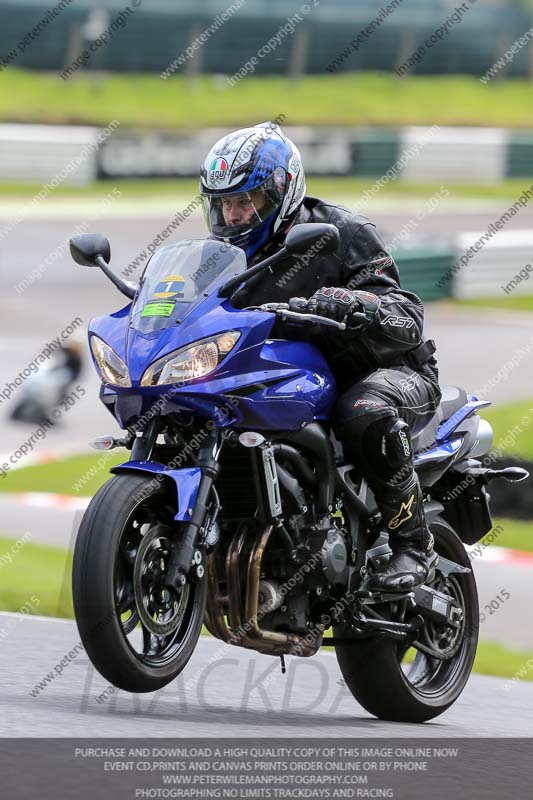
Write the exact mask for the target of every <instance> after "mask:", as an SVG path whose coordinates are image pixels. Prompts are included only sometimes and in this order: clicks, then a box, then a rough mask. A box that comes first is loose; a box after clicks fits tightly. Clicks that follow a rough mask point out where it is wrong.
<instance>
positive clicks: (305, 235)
mask: <svg viewBox="0 0 533 800" xmlns="http://www.w3.org/2000/svg"><path fill="white" fill-rule="evenodd" d="M339 241H340V237H339V231H338V230H337V228H336V227H335V225H328V224H326V223H322V222H302V223H300V225H294V226H293V227H292V228H291V229H290V231H289V232H288V234H287V236H286V238H285V247H286V248H287V250H288V251H289V252H291V253H307V251H308V250H310V249H311V248H312V247H315V249H316V252H317V253H334V252H335V251H336V250H337V248H338V246H339Z"/></svg>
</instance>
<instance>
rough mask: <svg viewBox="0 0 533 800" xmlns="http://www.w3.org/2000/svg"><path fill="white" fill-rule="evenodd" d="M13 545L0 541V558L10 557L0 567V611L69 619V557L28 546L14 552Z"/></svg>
mask: <svg viewBox="0 0 533 800" xmlns="http://www.w3.org/2000/svg"><path fill="white" fill-rule="evenodd" d="M13 544H14V540H12V539H4V538H2V539H0V556H5V554H6V553H9V554H10V556H11V561H10V562H9V563H5V561H2V565H1V567H0V611H20V609H21V608H22V607H23V606H26V608H27V609H29V608H32V612H31V613H33V614H42V615H44V616H47V617H48V616H49V617H65V618H69V619H70V618H72V617H73V610H72V599H71V591H70V576H71V562H72V556H71V554H70V553H69V552H67V551H66V550H62V549H59V548H56V547H45V546H43V545H36V544H32V543H28V544H24V545H23V546H21V548H20V549H18V548H17V549H16V551H15V550H12V549H11V548H12V547H13ZM32 598H34V599H35V598H36V601H38V602H36V601H35V600H34V601H33V602H32Z"/></svg>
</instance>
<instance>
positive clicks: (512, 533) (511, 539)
mask: <svg viewBox="0 0 533 800" xmlns="http://www.w3.org/2000/svg"><path fill="white" fill-rule="evenodd" d="M497 525H501V526H502V528H503V530H502V531H501V532H499V531H497V532H496V533H497V534H498V538H497V539H492V540H491V539H487V538H485V539H482V540H481V542H480V544H483V543H484V544H485V545H486V546H488V545H490V546H491V547H510V548H511V549H512V550H524V551H525V552H528V553H533V520H531V522H530V521H525V522H523V521H521V520H516V519H504V518H501V517H500V518H498V519H495V520H494V524H493V528H494V527H496V526H497Z"/></svg>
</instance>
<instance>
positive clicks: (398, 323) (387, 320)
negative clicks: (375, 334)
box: [381, 314, 415, 328]
mask: <svg viewBox="0 0 533 800" xmlns="http://www.w3.org/2000/svg"><path fill="white" fill-rule="evenodd" d="M381 324H382V325H392V327H393V328H411V327H412V326H413V325H414V324H415V321H414V319H411V318H410V317H398V316H397V314H387V316H386V317H383V319H382V320H381Z"/></svg>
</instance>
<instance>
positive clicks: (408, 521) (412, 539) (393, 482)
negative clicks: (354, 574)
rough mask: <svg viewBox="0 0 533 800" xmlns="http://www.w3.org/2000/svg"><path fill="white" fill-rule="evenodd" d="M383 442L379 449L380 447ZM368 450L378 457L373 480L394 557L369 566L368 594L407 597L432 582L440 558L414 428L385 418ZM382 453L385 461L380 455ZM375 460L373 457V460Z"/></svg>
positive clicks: (373, 429)
mask: <svg viewBox="0 0 533 800" xmlns="http://www.w3.org/2000/svg"><path fill="white" fill-rule="evenodd" d="M378 442H379V447H376V444H377V443H378ZM363 445H365V446H366V448H367V457H368V455H370V454H369V453H368V449H369V447H370V448H371V450H372V452H373V453H374V458H373V459H372V462H373V464H372V466H373V469H372V470H368V472H367V475H368V479H369V485H370V487H371V489H372V490H373V492H374V497H375V499H376V504H377V506H378V509H379V511H380V512H381V516H382V523H383V528H384V530H385V531H386V532H387V533H388V535H389V546H390V548H391V550H392V556H391V558H390V559H389V560H388V561H382V562H380V563H379V565H377V566H374V565H373V564H372V563H371V562H369V566H368V574H367V576H366V578H365V582H364V585H363V587H362V588H363V589H365V590H369V591H387V592H401V591H410V590H411V589H413V588H414V587H416V586H419V585H420V584H422V583H425V582H426V581H428V580H432V578H433V576H434V574H435V567H436V566H437V564H438V555H437V554H436V553H435V551H434V549H433V544H434V540H433V535H432V534H431V532H430V530H429V528H428V525H427V522H426V518H425V514H424V498H423V494H422V489H421V487H420V482H419V480H418V476H417V474H416V472H415V470H414V467H413V448H412V442H411V432H410V428H409V425H408V424H407V423H406V422H405V421H404V420H402V419H399V418H396V419H390V418H389V419H381V420H379V421H377V422H376V423H374V424H372V425H371V426H370V427H369V429H368V430H367V434H366V436H365V437H364V440H363ZM378 453H379V456H378ZM370 458H372V456H370Z"/></svg>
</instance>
